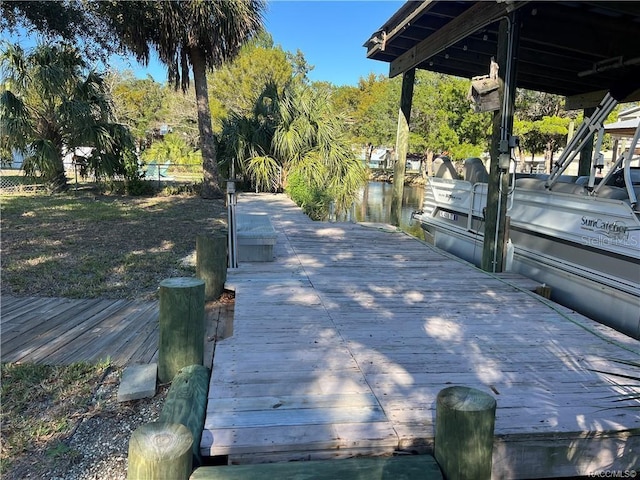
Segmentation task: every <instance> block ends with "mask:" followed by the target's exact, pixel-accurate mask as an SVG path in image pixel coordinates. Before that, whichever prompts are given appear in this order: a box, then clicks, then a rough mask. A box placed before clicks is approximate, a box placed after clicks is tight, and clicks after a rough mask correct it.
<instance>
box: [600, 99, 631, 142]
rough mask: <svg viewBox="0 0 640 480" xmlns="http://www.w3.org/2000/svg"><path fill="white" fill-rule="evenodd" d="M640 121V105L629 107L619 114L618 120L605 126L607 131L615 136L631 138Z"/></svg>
mask: <svg viewBox="0 0 640 480" xmlns="http://www.w3.org/2000/svg"><path fill="white" fill-rule="evenodd" d="M638 123H640V106H636V107H631V108H627V109H626V110H624V111H622V112H620V113H619V114H618V121H617V122H615V123H608V124H606V125H605V126H604V130H605V132H606V133H609V134H611V136H613V137H614V138H631V137H633V134H634V133H635V131H636V128H638Z"/></svg>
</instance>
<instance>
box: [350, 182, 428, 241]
mask: <svg viewBox="0 0 640 480" xmlns="http://www.w3.org/2000/svg"><path fill="white" fill-rule="evenodd" d="M392 192H393V185H392V184H391V183H386V182H369V183H368V184H367V185H366V186H365V187H364V188H363V190H362V192H360V199H359V201H357V202H356V209H355V211H356V221H358V222H377V223H391V198H392ZM423 195H424V187H423V186H410V185H405V187H404V195H403V199H402V210H401V214H400V228H401V229H402V230H403V231H405V232H407V233H409V234H411V235H413V236H416V237H418V238H422V239H424V233H423V230H422V229H421V228H420V225H419V223H418V222H416V221H413V222H412V221H411V213H412V212H415V211H416V210H420V208H421V205H422V197H423Z"/></svg>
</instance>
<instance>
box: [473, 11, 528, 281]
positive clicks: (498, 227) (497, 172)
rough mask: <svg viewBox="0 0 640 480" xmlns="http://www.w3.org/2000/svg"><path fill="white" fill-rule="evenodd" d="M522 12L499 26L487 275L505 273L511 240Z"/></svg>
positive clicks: (487, 219) (486, 231)
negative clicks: (510, 195)
mask: <svg viewBox="0 0 640 480" xmlns="http://www.w3.org/2000/svg"><path fill="white" fill-rule="evenodd" d="M519 25H520V22H519V12H517V11H516V12H511V13H510V14H509V17H508V18H504V19H502V21H501V22H500V30H499V34H498V52H497V61H498V64H499V66H500V69H499V70H498V79H499V83H500V88H499V92H500V99H501V108H500V110H498V111H497V112H494V114H493V133H492V135H491V152H490V153H491V165H490V167H489V182H488V185H487V208H486V212H485V227H484V244H483V248H482V262H481V267H482V269H483V270H485V271H488V272H502V271H503V269H504V267H505V258H504V256H505V253H506V252H505V250H506V246H507V240H508V238H509V232H508V221H507V200H508V192H509V166H510V158H511V155H512V152H511V148H510V145H509V143H510V142H509V140H510V138H511V133H512V132H513V112H514V104H515V97H516V68H517V61H516V59H517V57H518V52H517V50H518V36H519V34H520V28H519Z"/></svg>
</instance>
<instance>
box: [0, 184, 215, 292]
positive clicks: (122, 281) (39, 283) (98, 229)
mask: <svg viewBox="0 0 640 480" xmlns="http://www.w3.org/2000/svg"><path fill="white" fill-rule="evenodd" d="M0 206H1V210H0V214H1V228H2V290H1V292H2V294H12V295H20V296H30V295H33V296H47V297H57V296H60V297H70V298H136V299H149V298H153V297H154V295H155V294H156V291H157V288H158V285H159V283H160V282H161V281H162V280H164V279H165V278H169V277H175V276H192V275H194V274H195V267H194V266H193V264H189V263H188V262H185V261H184V260H185V258H188V257H189V255H191V254H192V253H193V251H194V250H195V242H196V236H197V235H198V234H204V233H210V232H212V231H214V230H220V229H224V228H226V208H225V206H224V201H223V200H203V199H201V198H199V197H196V196H165V197H161V196H158V197H144V198H141V197H119V196H95V195H88V194H78V195H73V194H68V195H56V196H45V195H11V196H1V197H0Z"/></svg>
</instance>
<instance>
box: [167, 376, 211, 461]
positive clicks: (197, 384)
mask: <svg viewBox="0 0 640 480" xmlns="http://www.w3.org/2000/svg"><path fill="white" fill-rule="evenodd" d="M208 392H209V369H208V368H207V367H204V366H202V365H189V366H188V367H184V368H183V369H181V370H180V371H179V372H178V374H177V375H176V376H175V377H174V378H173V382H171V388H170V389H169V392H168V393H167V398H166V400H165V402H164V406H163V407H162V412H161V413H160V418H159V419H158V421H160V422H166V423H180V424H182V425H184V426H185V427H187V428H188V429H189V431H190V432H191V435H192V436H193V465H194V466H199V465H200V464H201V463H202V459H201V456H200V438H201V437H202V430H203V429H204V418H205V413H206V410H207V393H208Z"/></svg>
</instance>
